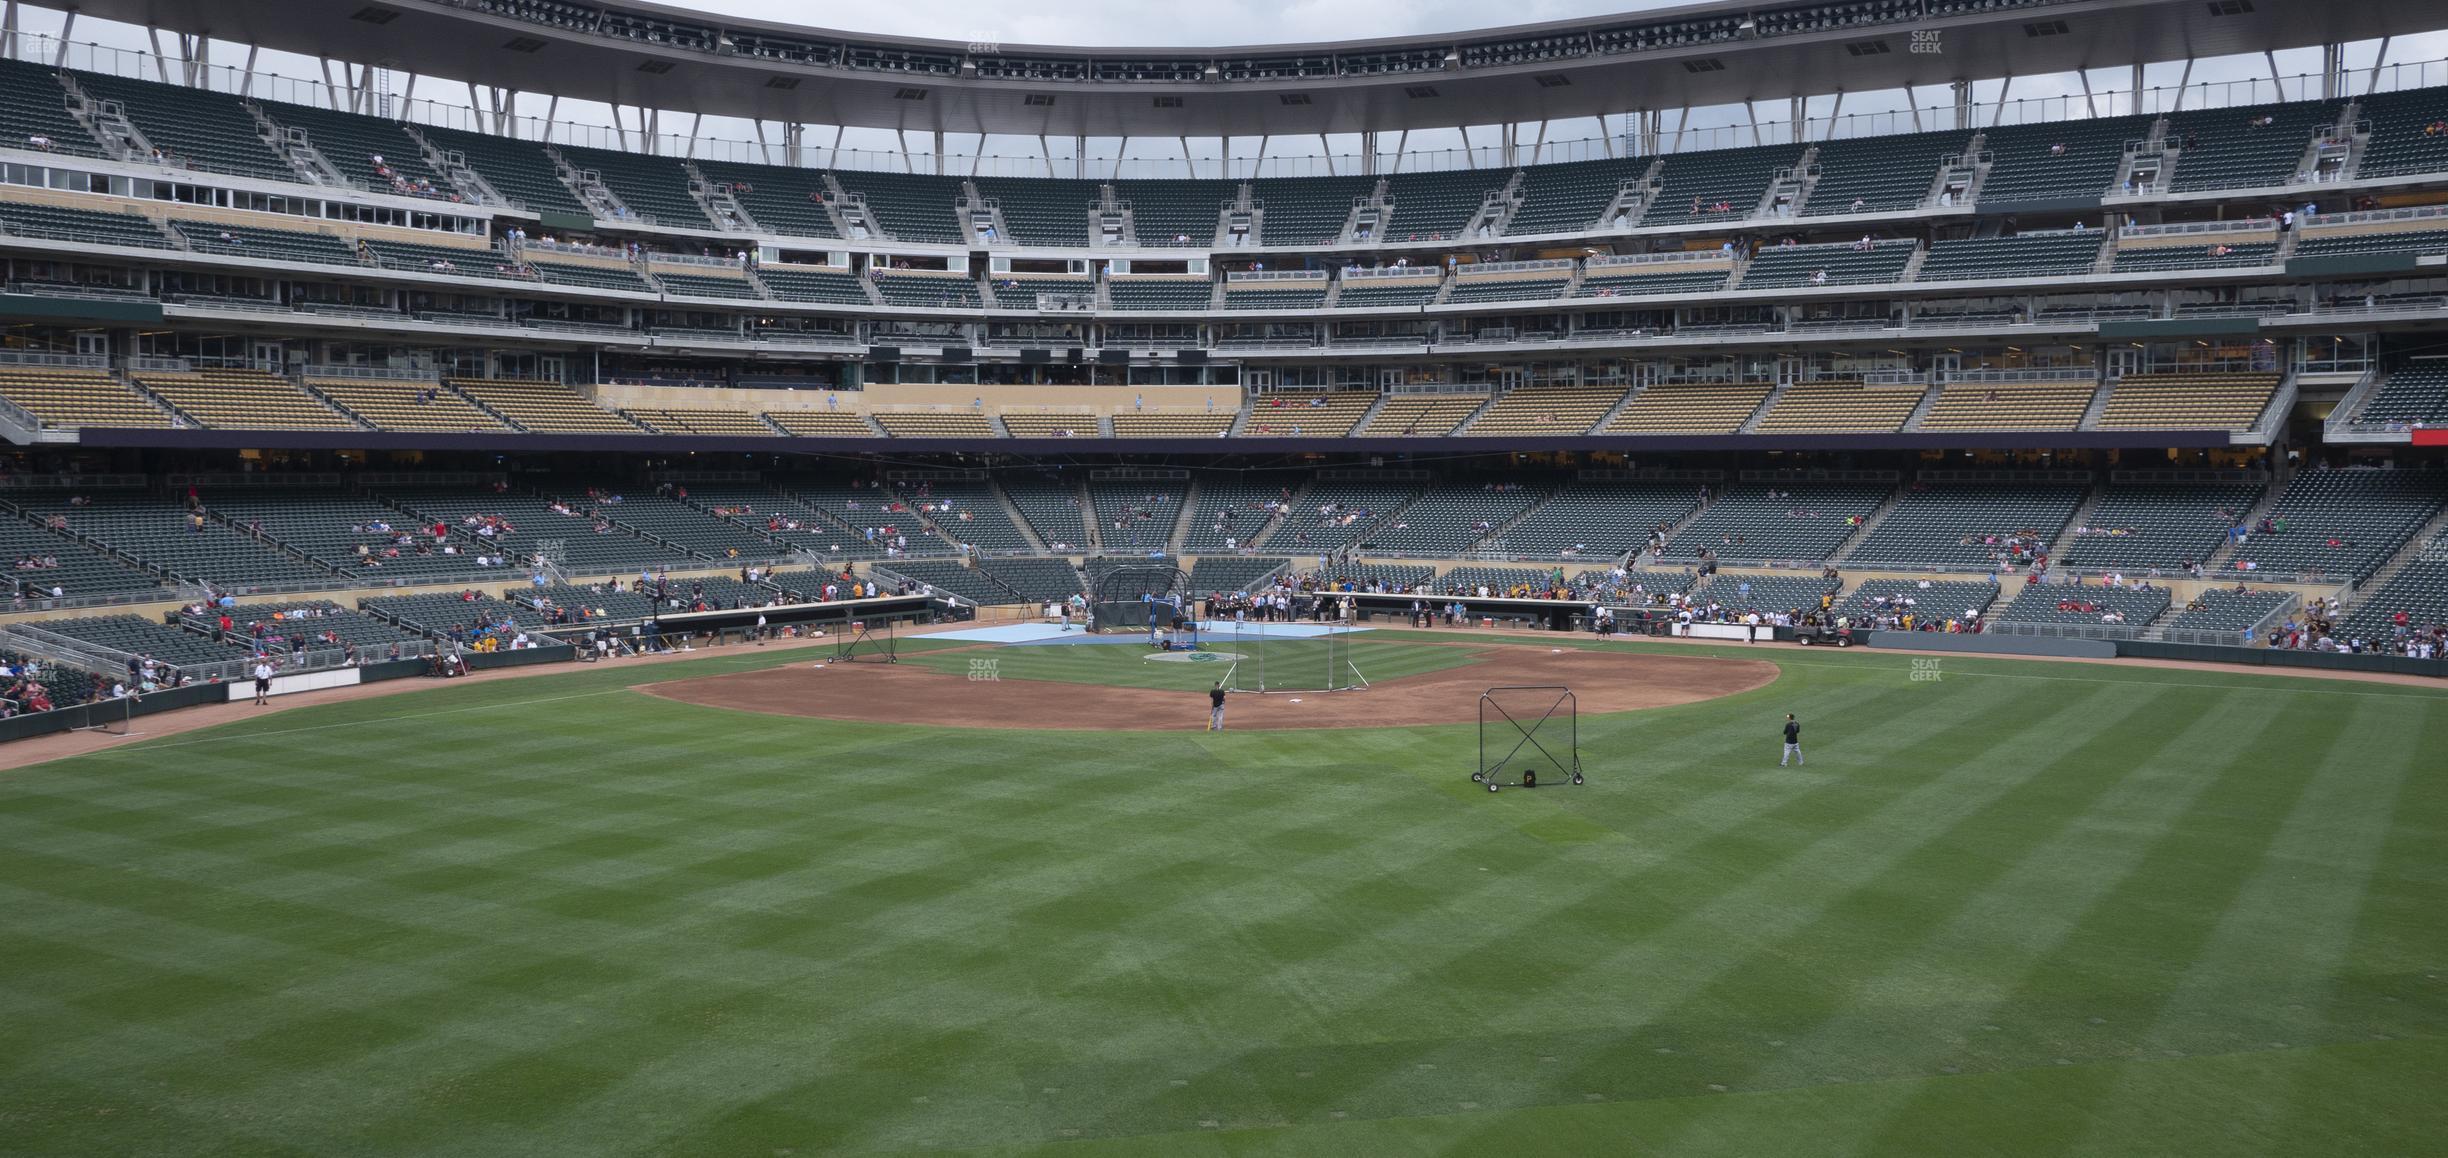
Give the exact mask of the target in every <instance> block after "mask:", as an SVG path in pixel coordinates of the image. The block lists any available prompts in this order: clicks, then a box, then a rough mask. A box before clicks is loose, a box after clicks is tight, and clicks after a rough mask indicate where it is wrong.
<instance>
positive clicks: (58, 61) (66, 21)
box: [51, 8, 76, 68]
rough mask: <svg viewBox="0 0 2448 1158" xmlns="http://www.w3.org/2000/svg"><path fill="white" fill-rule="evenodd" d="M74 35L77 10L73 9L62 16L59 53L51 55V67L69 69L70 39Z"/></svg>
mask: <svg viewBox="0 0 2448 1158" xmlns="http://www.w3.org/2000/svg"><path fill="white" fill-rule="evenodd" d="M74 35H76V9H74V8H71V9H69V10H68V11H67V12H65V13H63V14H61V16H60V38H59V51H58V52H55V53H53V54H52V55H51V67H53V68H66V67H68V44H69V38H70V37H72V36H74Z"/></svg>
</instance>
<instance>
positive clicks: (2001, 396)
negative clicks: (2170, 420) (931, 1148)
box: [1916, 380, 2099, 430]
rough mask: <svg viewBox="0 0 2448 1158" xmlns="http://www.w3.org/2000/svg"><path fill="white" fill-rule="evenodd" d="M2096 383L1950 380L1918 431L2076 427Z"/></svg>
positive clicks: (2089, 400)
mask: <svg viewBox="0 0 2448 1158" xmlns="http://www.w3.org/2000/svg"><path fill="white" fill-rule="evenodd" d="M2097 393H2099V383H2098V382H2095V381H2088V380H2085V381H2073V382H1949V383H1947V384H1946V385H1944V386H1942V387H1940V388H1939V390H1938V400H1937V401H1935V402H1932V403H1930V408H1929V411H1928V412H1927V413H1925V414H1923V415H1922V416H1921V425H1920V426H1919V427H1917V428H1916V429H1920V430H2072V429H2074V428H2075V427H2077V426H2080V425H2082V418H2083V414H2084V413H2085V412H2086V411H2088V410H2089V409H2090V408H2091V398H2092V396H2093V395H2095V394H2097Z"/></svg>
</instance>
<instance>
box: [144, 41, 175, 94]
mask: <svg viewBox="0 0 2448 1158" xmlns="http://www.w3.org/2000/svg"><path fill="white" fill-rule="evenodd" d="M145 39H146V40H147V41H150V42H151V43H152V45H153V75H154V76H155V77H156V78H158V79H160V81H161V82H162V83H163V84H169V83H170V57H169V54H167V53H165V52H163V51H162V46H161V29H159V28H153V27H147V28H146V29H145Z"/></svg>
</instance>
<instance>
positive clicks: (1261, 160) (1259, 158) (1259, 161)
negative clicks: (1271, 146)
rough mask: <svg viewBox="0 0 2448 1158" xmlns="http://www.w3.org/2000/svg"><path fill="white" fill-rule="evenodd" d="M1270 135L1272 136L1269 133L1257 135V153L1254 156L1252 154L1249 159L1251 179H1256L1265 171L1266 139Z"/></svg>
mask: <svg viewBox="0 0 2448 1158" xmlns="http://www.w3.org/2000/svg"><path fill="white" fill-rule="evenodd" d="M1271 135H1272V134H1269V133H1260V134H1258V151H1257V152H1256V153H1255V154H1252V155H1251V157H1250V176H1252V177H1256V176H1258V175H1259V174H1261V173H1263V172H1265V170H1266V147H1267V139H1268V138H1269V137H1270V136H1271Z"/></svg>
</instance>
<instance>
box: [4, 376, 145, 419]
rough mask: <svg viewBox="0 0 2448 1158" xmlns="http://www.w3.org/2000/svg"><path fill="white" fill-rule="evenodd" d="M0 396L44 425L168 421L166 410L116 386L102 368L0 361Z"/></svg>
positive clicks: (124, 387)
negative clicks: (76, 368)
mask: <svg viewBox="0 0 2448 1158" xmlns="http://www.w3.org/2000/svg"><path fill="white" fill-rule="evenodd" d="M0 398H5V399H7V400H8V401H9V402H11V403H14V404H15V405H17V406H18V407H19V408H20V409H23V410H24V411H25V412H26V413H28V414H31V415H33V416H34V417H35V418H37V419H40V420H41V421H42V424H43V425H44V426H48V427H62V428H65V427H76V426H133V427H149V428H159V427H165V426H168V425H170V413H169V412H168V411H166V410H163V409H162V408H161V407H159V406H156V405H154V404H153V403H152V402H151V401H150V400H148V399H146V398H145V397H144V396H143V395H140V394H138V393H136V392H135V391H133V390H130V389H128V388H127V387H126V386H124V385H121V384H120V382H119V380H118V379H117V378H114V377H112V376H111V375H110V372H109V371H106V370H71V369H50V368H46V367H41V366H17V365H11V364H8V363H0Z"/></svg>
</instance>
